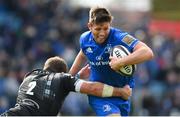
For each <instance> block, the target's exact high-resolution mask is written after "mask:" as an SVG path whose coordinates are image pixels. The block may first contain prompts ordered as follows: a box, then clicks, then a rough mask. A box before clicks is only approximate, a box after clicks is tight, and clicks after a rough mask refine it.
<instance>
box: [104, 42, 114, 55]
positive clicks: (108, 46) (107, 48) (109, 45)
mask: <svg viewBox="0 0 180 117" xmlns="http://www.w3.org/2000/svg"><path fill="white" fill-rule="evenodd" d="M111 49H112V47H111V44H108V45H107V46H106V47H105V52H104V53H110V52H111Z"/></svg>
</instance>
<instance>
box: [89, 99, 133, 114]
mask: <svg viewBox="0 0 180 117" xmlns="http://www.w3.org/2000/svg"><path fill="white" fill-rule="evenodd" d="M89 104H90V106H91V107H92V109H93V110H94V111H95V113H96V115H97V116H108V115H110V114H119V115H121V116H128V114H129V112H130V103H129V101H124V100H123V101H122V100H121V101H119V99H118V100H117V98H115V99H113V98H112V99H110V98H91V96H89Z"/></svg>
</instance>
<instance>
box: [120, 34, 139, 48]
mask: <svg viewBox="0 0 180 117" xmlns="http://www.w3.org/2000/svg"><path fill="white" fill-rule="evenodd" d="M122 41H123V42H124V43H126V44H127V45H128V46H130V45H131V44H132V43H133V42H134V41H136V39H135V38H134V37H132V36H131V35H126V36H125V37H124V38H123V39H122Z"/></svg>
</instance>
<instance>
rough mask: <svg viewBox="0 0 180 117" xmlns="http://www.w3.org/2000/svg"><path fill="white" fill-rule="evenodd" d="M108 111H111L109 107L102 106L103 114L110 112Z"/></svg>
mask: <svg viewBox="0 0 180 117" xmlns="http://www.w3.org/2000/svg"><path fill="white" fill-rule="evenodd" d="M110 110H111V107H110V105H108V104H106V105H104V106H103V111H104V112H108V111H110Z"/></svg>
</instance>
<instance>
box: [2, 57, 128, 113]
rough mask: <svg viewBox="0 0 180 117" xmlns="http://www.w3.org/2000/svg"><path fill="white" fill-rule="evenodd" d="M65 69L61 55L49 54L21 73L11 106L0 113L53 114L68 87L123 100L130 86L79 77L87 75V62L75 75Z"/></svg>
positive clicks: (58, 107)
mask: <svg viewBox="0 0 180 117" xmlns="http://www.w3.org/2000/svg"><path fill="white" fill-rule="evenodd" d="M66 72H67V65H66V62H65V61H64V60H63V59H62V58H60V57H51V58H49V59H48V60H47V61H46V62H45V65H44V68H43V69H36V70H33V71H31V72H30V73H28V74H27V75H26V76H25V78H24V80H23V82H22V84H21V85H20V87H19V92H18V97H17V103H16V105H15V107H14V108H11V109H9V110H8V111H6V112H5V113H3V114H1V116H34V115H36V116H40V115H41V116H42V115H51V116H53V115H54V116H55V115H57V114H58V112H59V109H60V108H61V105H62V103H63V101H64V99H65V97H66V96H67V95H68V93H69V92H70V91H76V92H81V93H86V94H90V95H95V96H100V97H111V96H119V97H120V96H121V97H122V98H124V99H125V100H127V99H128V98H129V96H130V95H131V89H130V87H128V86H125V87H123V88H115V87H112V86H109V85H106V84H102V83H99V82H90V81H85V80H81V79H79V78H78V76H79V77H87V76H88V75H89V73H88V72H89V71H88V67H87V66H86V67H84V68H83V69H82V70H80V72H79V75H76V76H75V77H74V76H72V75H70V74H68V73H66Z"/></svg>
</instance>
